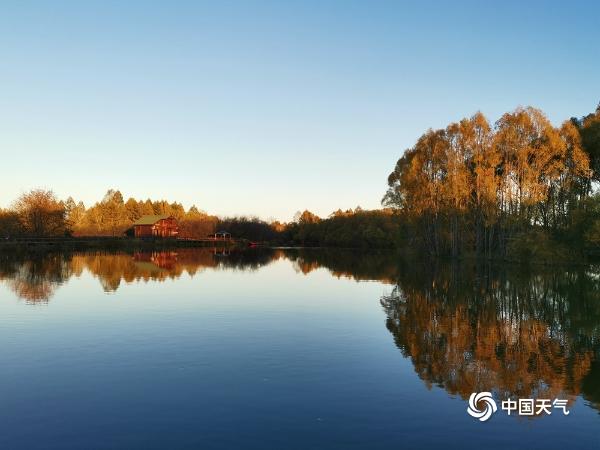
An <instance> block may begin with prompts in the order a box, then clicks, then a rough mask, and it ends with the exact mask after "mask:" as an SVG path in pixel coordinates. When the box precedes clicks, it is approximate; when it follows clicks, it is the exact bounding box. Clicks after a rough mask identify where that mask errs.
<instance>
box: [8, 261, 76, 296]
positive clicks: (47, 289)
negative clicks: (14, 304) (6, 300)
mask: <svg viewBox="0 0 600 450" xmlns="http://www.w3.org/2000/svg"><path fill="white" fill-rule="evenodd" d="M71 274H72V271H71V264H70V259H69V258H68V256H65V255H62V254H53V255H46V256H39V255H34V256H32V257H29V258H28V259H26V260H23V259H18V258H17V259H15V258H9V257H7V256H6V255H4V256H3V257H2V258H0V280H2V279H7V284H8V286H9V287H10V289H12V290H13V291H14V292H15V293H16V294H17V296H19V297H20V298H22V299H24V300H26V301H27V302H31V303H38V302H45V301H48V299H50V297H52V295H53V294H54V292H55V290H56V288H57V287H58V286H60V285H61V284H62V283H64V282H65V281H66V280H67V279H68V278H69V277H70V276H71Z"/></svg>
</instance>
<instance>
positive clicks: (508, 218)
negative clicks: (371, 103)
mask: <svg viewBox="0 0 600 450" xmlns="http://www.w3.org/2000/svg"><path fill="white" fill-rule="evenodd" d="M598 182H600V106H599V107H598V109H597V110H596V111H595V112H594V113H592V114H589V115H588V116H586V117H583V118H581V119H576V118H572V119H570V120H567V121H565V122H564V123H563V124H562V125H561V126H560V127H555V126H553V125H552V124H551V123H550V121H549V120H548V119H547V118H546V116H545V115H544V114H543V113H542V112H541V111H540V110H538V109H535V108H531V107H527V108H517V109H516V110H515V111H512V112H508V113H506V114H504V115H503V116H502V117H501V118H500V119H499V120H498V121H497V122H496V123H495V124H493V125H492V124H490V123H489V121H488V120H487V118H486V117H485V116H484V115H483V114H481V113H477V114H475V115H474V116H472V117H470V118H465V119H463V120H461V121H459V122H457V123H451V124H449V125H448V126H447V127H446V128H444V129H439V130H431V129H430V130H428V131H427V132H425V133H424V134H423V135H422V136H421V137H420V138H419V139H418V140H417V142H416V144H415V145H414V146H413V147H412V148H409V149H408V150H406V152H405V153H404V155H403V156H402V157H401V158H400V159H399V160H398V162H397V163H396V166H395V168H394V170H393V171H392V173H391V174H390V175H389V177H388V186H389V188H388V190H387V192H386V194H385V196H384V198H383V200H382V203H383V204H384V205H385V206H388V207H391V208H394V209H395V210H396V211H398V214H399V216H400V217H401V223H402V235H403V240H404V245H411V246H414V247H416V248H420V249H422V250H424V251H426V252H428V253H430V254H433V255H451V256H455V257H456V256H460V255H462V254H465V253H475V254H477V255H480V256H486V257H492V256H503V257H507V256H508V257H512V256H515V257H531V256H539V255H535V254H532V253H536V252H537V253H539V254H540V255H544V256H546V257H549V258H552V257H555V256H558V255H560V254H563V253H568V252H570V251H571V250H572V248H573V246H574V245H575V246H578V247H579V248H580V249H581V250H583V251H588V252H589V251H592V250H593V249H594V248H595V247H598V244H600V197H599V196H598V194H597V193H596V189H595V188H596V186H597V185H598Z"/></svg>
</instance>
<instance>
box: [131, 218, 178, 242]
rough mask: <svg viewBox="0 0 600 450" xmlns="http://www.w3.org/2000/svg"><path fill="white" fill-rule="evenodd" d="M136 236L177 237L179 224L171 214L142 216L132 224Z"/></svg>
mask: <svg viewBox="0 0 600 450" xmlns="http://www.w3.org/2000/svg"><path fill="white" fill-rule="evenodd" d="M133 230H134V236H135V237H136V238H150V237H159V238H168V237H177V235H178V234H179V225H177V220H176V219H175V218H174V217H172V216H166V215H163V216H142V217H140V218H139V219H138V220H136V221H135V222H134V224H133Z"/></svg>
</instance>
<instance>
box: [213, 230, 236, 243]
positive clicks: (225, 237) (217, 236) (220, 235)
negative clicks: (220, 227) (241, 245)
mask: <svg viewBox="0 0 600 450" xmlns="http://www.w3.org/2000/svg"><path fill="white" fill-rule="evenodd" d="M208 238H209V239H214V240H215V241H229V240H231V234H230V233H228V232H227V231H217V232H216V233H213V234H209V235H208Z"/></svg>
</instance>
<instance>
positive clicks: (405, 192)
mask: <svg viewBox="0 0 600 450" xmlns="http://www.w3.org/2000/svg"><path fill="white" fill-rule="evenodd" d="M599 183H600V105H599V107H598V108H597V109H596V111H595V112H594V113H591V114H589V115H587V116H585V117H582V118H571V119H570V120H567V121H565V122H564V123H563V124H562V125H561V126H560V127H554V126H553V125H552V124H551V123H550V122H549V120H548V119H547V118H546V116H545V115H544V114H543V113H542V112H541V111H540V110H537V109H534V108H531V107H528V108H518V109H516V110H515V111H513V112H509V113H506V114H504V115H503V116H502V117H501V118H500V119H499V120H498V121H497V122H495V123H494V124H490V123H489V122H488V120H487V119H486V118H485V117H484V116H483V115H482V114H481V113H477V114H475V115H474V116H472V117H470V118H466V119H463V120H461V121H460V122H457V123H452V124H450V125H448V126H447V127H446V128H444V129H439V130H431V129H430V130H428V131H427V132H425V133H424V134H423V135H422V136H421V137H420V138H419V139H418V140H417V142H416V144H415V145H414V146H413V147H412V148H410V149H407V150H406V151H405V152H404V154H403V155H402V157H401V158H400V159H399V160H398V162H397V163H396V166H395V168H394V170H393V171H392V173H391V174H390V175H389V177H388V186H389V188H388V190H387V192H386V193H385V196H384V197H383V200H382V204H383V206H384V208H383V209H380V210H371V211H368V210H363V209H361V208H360V207H357V208H355V209H348V210H345V211H342V210H337V211H335V212H333V213H332V214H330V215H329V216H328V217H327V218H321V217H318V216H317V215H315V214H313V213H311V212H310V211H307V210H305V211H304V212H298V213H297V214H296V216H295V218H294V220H293V221H291V222H289V223H280V222H277V221H275V222H266V221H263V220H260V219H258V218H254V217H233V218H219V217H216V216H213V215H210V214H208V213H206V212H204V211H202V210H200V209H198V208H197V207H196V206H192V207H191V208H189V209H188V210H187V211H186V210H185V209H184V207H183V206H182V205H181V204H180V203H177V202H174V203H169V202H167V201H164V200H161V201H156V200H155V201H153V200H150V199H148V200H136V199H133V198H129V199H127V200H124V198H123V195H122V194H121V192H120V191H118V190H109V191H108V192H107V193H106V195H105V196H104V198H103V199H102V200H101V201H99V202H97V203H96V204H94V205H92V206H90V207H89V208H86V206H85V205H84V204H83V203H82V202H76V201H75V200H74V199H73V198H71V197H69V198H68V199H67V200H64V201H63V200H59V199H57V198H56V197H55V195H54V194H53V193H52V192H51V191H45V190H34V191H31V192H29V193H26V194H24V195H22V196H21V197H20V198H19V199H17V200H16V201H15V202H14V203H13V205H12V206H11V207H10V208H9V209H7V210H0V237H18V236H119V237H120V236H124V235H126V234H127V232H128V230H130V228H131V226H132V224H133V222H135V221H136V220H137V219H138V218H140V217H141V216H143V215H151V214H156V215H158V214H167V215H171V216H173V217H175V218H176V219H177V220H178V221H179V226H180V236H181V237H187V238H201V237H205V236H206V235H208V234H210V233H214V232H215V231H220V230H224V231H228V232H230V233H231V234H232V236H234V237H238V238H246V239H249V240H253V241H260V242H268V243H271V244H280V245H284V244H285V245H300V246H325V247H355V248H362V247H370V248H401V249H410V250H412V251H415V252H418V253H421V254H429V255H436V256H452V257H462V256H470V255H477V256H479V257H486V258H495V257H499V258H505V259H515V260H527V259H532V258H535V259H539V260H548V261H550V260H557V259H558V260H573V259H576V258H581V257H586V256H594V255H596V256H600V194H599V190H598V186H599Z"/></svg>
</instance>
